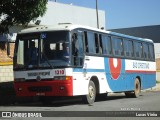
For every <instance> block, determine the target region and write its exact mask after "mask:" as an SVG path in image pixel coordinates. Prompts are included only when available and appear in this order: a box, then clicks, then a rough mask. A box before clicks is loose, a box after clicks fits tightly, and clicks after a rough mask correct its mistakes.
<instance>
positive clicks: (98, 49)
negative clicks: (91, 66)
mask: <svg viewBox="0 0 160 120" xmlns="http://www.w3.org/2000/svg"><path fill="white" fill-rule="evenodd" d="M94 36H95V48H96V53H98V54H99V53H100V46H99V39H98V34H96V33H95V34H94Z"/></svg>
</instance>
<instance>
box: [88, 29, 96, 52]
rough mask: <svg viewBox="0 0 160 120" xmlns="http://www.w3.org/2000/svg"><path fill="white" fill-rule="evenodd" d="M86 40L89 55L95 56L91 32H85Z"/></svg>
mask: <svg viewBox="0 0 160 120" xmlns="http://www.w3.org/2000/svg"><path fill="white" fill-rule="evenodd" d="M87 40H88V49H89V53H90V54H95V53H96V49H95V36H94V33H93V32H90V31H88V32H87Z"/></svg>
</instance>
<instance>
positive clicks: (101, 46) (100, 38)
mask: <svg viewBox="0 0 160 120" xmlns="http://www.w3.org/2000/svg"><path fill="white" fill-rule="evenodd" d="M99 51H100V54H102V53H103V45H102V35H101V34H100V35H99Z"/></svg>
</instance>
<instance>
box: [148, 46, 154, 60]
mask: <svg viewBox="0 0 160 120" xmlns="http://www.w3.org/2000/svg"><path fill="white" fill-rule="evenodd" d="M149 56H150V60H152V61H154V60H155V58H154V47H153V45H151V44H150V45H149Z"/></svg>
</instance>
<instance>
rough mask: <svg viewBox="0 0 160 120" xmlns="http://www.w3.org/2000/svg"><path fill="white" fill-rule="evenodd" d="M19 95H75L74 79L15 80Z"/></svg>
mask: <svg viewBox="0 0 160 120" xmlns="http://www.w3.org/2000/svg"><path fill="white" fill-rule="evenodd" d="M14 88H15V92H16V95H17V96H73V85H72V80H66V81H63V80H56V81H55V80H54V81H36V82H14Z"/></svg>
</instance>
